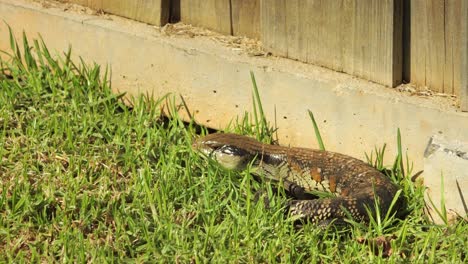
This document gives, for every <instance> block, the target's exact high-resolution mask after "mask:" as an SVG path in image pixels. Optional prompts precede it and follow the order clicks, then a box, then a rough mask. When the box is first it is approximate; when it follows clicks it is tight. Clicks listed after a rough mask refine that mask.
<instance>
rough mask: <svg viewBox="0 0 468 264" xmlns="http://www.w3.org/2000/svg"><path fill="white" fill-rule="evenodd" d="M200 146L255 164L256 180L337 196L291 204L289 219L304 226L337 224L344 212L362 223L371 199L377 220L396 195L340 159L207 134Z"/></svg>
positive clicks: (365, 168) (379, 178)
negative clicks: (230, 151)
mask: <svg viewBox="0 0 468 264" xmlns="http://www.w3.org/2000/svg"><path fill="white" fill-rule="evenodd" d="M204 142H205V143H206V142H216V144H218V145H223V146H226V145H228V146H230V147H232V148H236V149H239V152H240V153H243V155H247V156H248V157H249V159H255V161H254V163H253V166H254V167H255V169H256V170H255V173H256V174H257V175H258V176H259V177H265V178H268V179H272V180H276V181H282V182H290V183H293V184H295V185H297V186H300V187H302V188H303V189H304V191H306V192H307V191H311V190H320V191H327V192H331V193H334V194H335V195H336V196H337V197H336V198H326V199H313V200H293V201H291V202H290V203H289V211H290V213H291V215H296V216H301V217H302V218H305V219H308V220H312V221H316V222H322V221H329V220H332V219H343V218H345V217H346V213H345V211H344V210H346V211H348V213H350V214H351V216H352V217H353V218H355V219H358V220H368V214H367V212H366V206H367V207H368V208H369V209H371V210H374V206H375V202H374V199H375V198H377V199H378V200H379V207H380V208H379V209H380V212H381V215H385V214H386V212H387V211H388V209H389V207H390V204H391V202H392V200H393V197H394V196H395V194H396V192H397V191H398V188H397V186H396V185H394V184H393V183H392V182H391V181H390V179H389V178H388V177H386V176H385V175H383V174H382V173H381V172H379V171H378V170H377V169H375V168H373V167H372V166H370V165H368V164H367V163H365V162H363V161H361V160H358V159H356V158H353V157H350V156H347V155H343V154H340V153H335V152H330V151H320V150H314V149H307V148H292V147H284V146H277V145H267V144H263V143H260V142H258V141H256V140H254V139H252V138H250V137H246V136H240V135H236V134H212V135H208V136H206V137H205V138H202V139H200V140H198V144H204ZM297 198H300V197H297ZM343 209H344V210H343Z"/></svg>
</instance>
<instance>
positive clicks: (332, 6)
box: [261, 0, 402, 86]
mask: <svg viewBox="0 0 468 264" xmlns="http://www.w3.org/2000/svg"><path fill="white" fill-rule="evenodd" d="M401 5H402V0H334V1H321V0H303V1H301V0H290V1H285V0H263V1H261V10H262V12H261V33H262V41H263V43H264V46H265V47H266V48H267V49H268V50H270V51H271V52H272V53H273V54H275V55H280V56H287V57H290V58H293V59H298V60H301V61H305V62H309V63H312V64H316V65H320V66H324V67H327V68H331V69H333V70H337V71H343V72H346V73H350V74H353V75H356V76H359V77H363V78H366V79H368V80H372V81H375V82H378V83H381V84H384V85H388V86H395V85H398V84H400V83H401V78H402V62H401V60H402V59H401V57H402V47H401V42H402V41H401V34H402V30H401V23H402V22H401V21H402V8H401ZM395 11H397V12H395ZM395 25H396V26H395ZM304 50H306V51H307V54H304Z"/></svg>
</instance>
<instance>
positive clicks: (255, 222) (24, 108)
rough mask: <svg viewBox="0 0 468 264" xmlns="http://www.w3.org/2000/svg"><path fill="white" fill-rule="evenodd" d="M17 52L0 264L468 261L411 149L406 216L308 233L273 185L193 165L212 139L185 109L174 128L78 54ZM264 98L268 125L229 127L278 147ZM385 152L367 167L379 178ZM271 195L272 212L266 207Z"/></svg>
mask: <svg viewBox="0 0 468 264" xmlns="http://www.w3.org/2000/svg"><path fill="white" fill-rule="evenodd" d="M26 40H27V38H26V37H25V36H24V37H23V42H24V41H26ZM10 43H11V46H12V51H10V52H9V53H8V56H9V57H7V59H5V60H1V61H0V63H1V65H0V67H1V72H0V126H1V128H2V129H1V130H0V180H1V188H0V252H2V254H1V255H0V262H17V263H22V262H78V263H82V262H96V263H104V262H139V263H140V262H169V263H173V262H176V263H188V262H196V263H201V262H217V263H224V262H235V263H237V262H241V263H244V262H248V263H258V262H263V263H275V262H284V263H300V262H306V263H374V262H383V261H388V262H398V263H399V262H416V263H431V262H432V263H435V262H446V263H463V262H466V258H467V252H466V251H467V248H468V243H467V236H468V235H467V234H468V225H467V223H466V222H463V221H460V222H458V223H456V224H454V225H451V226H448V225H434V224H432V223H431V222H430V221H428V219H427V217H426V216H425V215H424V212H423V210H424V202H423V196H422V193H423V187H422V186H421V185H420V184H417V183H413V182H412V181H411V180H410V177H409V175H411V166H410V165H409V164H410V163H409V162H407V163H406V164H404V158H403V153H402V152H401V139H399V140H400V142H399V146H400V152H399V153H398V155H397V158H396V159H395V160H396V161H395V164H394V165H393V166H390V167H389V170H388V174H389V177H391V178H392V179H393V180H394V181H395V182H398V184H400V185H401V186H402V196H404V197H405V198H406V199H407V201H408V202H407V208H406V213H405V214H407V216H406V218H404V219H403V220H400V219H398V218H395V217H393V216H392V215H389V216H386V217H385V216H382V217H381V218H379V219H376V220H375V221H374V222H372V223H370V224H369V225H363V224H361V223H351V224H350V225H349V226H348V227H345V228H343V229H336V228H334V227H329V228H318V227H316V226H314V225H312V224H305V225H304V226H302V227H301V228H297V227H296V226H295V225H294V224H293V221H292V219H289V218H288V217H285V216H284V213H283V212H284V208H283V206H284V204H285V202H286V200H287V198H286V197H284V196H282V195H274V191H272V188H271V186H270V185H269V184H267V183H258V182H256V181H254V180H253V178H252V176H251V175H250V174H249V172H248V171H245V172H240V173H236V172H232V171H226V170H223V169H221V168H220V167H219V166H217V165H216V164H215V163H214V162H211V161H209V160H206V159H203V158H202V157H200V156H199V155H198V154H197V153H194V151H193V150H192V148H191V143H192V141H193V139H194V137H195V136H196V133H200V132H201V133H206V130H205V129H204V128H199V127H197V126H196V125H195V124H194V123H193V122H191V123H189V124H186V123H183V122H182V120H181V119H180V118H178V116H177V112H176V111H175V107H174V106H173V107H174V109H172V110H171V113H173V117H172V118H171V119H167V118H164V117H163V116H162V114H161V107H162V102H163V101H164V100H165V99H169V101H171V100H172V99H171V97H170V96H169V97H167V96H166V97H164V96H161V99H159V100H153V99H151V98H148V97H145V96H140V97H137V98H131V100H130V104H124V103H123V102H122V95H115V94H113V93H112V92H111V90H110V85H109V82H108V81H107V76H108V75H107V71H105V70H102V68H101V67H99V66H98V65H86V64H84V63H82V62H81V61H80V62H79V63H75V62H73V61H72V60H71V59H70V58H71V52H68V53H66V54H64V55H62V56H59V57H58V58H54V57H52V56H51V54H50V52H49V51H48V49H47V47H46V46H45V45H44V43H43V42H42V41H33V43H32V47H30V44H29V43H26V44H25V45H24V46H23V47H22V48H20V47H19V46H18V44H17V42H16V41H15V39H14V38H13V37H11V40H10ZM252 78H254V77H253V75H252ZM255 90H256V91H255V92H254V95H253V97H254V99H255V100H257V101H255V102H256V104H255V107H254V108H255V109H254V114H255V113H256V116H255V115H254V116H252V115H250V114H246V115H245V116H244V117H242V118H239V119H237V122H234V123H233V125H232V126H231V127H230V129H231V130H234V131H237V132H239V133H250V134H253V133H257V132H261V131H263V132H262V133H263V134H261V135H262V137H263V138H260V139H263V140H266V141H268V140H271V138H269V139H265V138H266V137H269V136H271V134H272V133H273V132H274V130H271V129H269V128H268V127H267V126H269V124H268V123H267V121H266V119H264V115H263V114H261V112H263V110H259V108H258V107H260V109H262V108H261V102H260V96H259V93H258V88H255ZM172 105H173V104H172ZM258 111H260V112H258ZM265 131H267V132H268V131H269V133H266V132H265ZM257 135H258V134H257ZM399 138H400V137H399ZM384 150H385V149H384V148H383V149H376V151H375V154H374V155H375V156H376V157H375V156H373V155H369V158H370V162H372V163H373V164H375V165H376V166H378V167H380V168H379V169H384V166H383V164H382V162H381V160H382V155H383V154H384V152H385V151H384ZM403 165H405V167H403ZM262 188H263V189H266V190H268V195H269V198H270V205H269V208H268V209H266V208H265V206H264V205H263V204H262V202H261V201H260V202H255V201H254V196H255V192H256V190H258V189H262Z"/></svg>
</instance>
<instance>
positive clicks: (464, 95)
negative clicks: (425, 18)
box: [459, 1, 468, 112]
mask: <svg viewBox="0 0 468 264" xmlns="http://www.w3.org/2000/svg"><path fill="white" fill-rule="evenodd" d="M460 10H461V13H460V18H461V19H460V22H461V24H460V36H461V37H460V72H459V74H460V75H459V76H460V108H461V110H462V111H467V112H468V1H462V4H461V8H460Z"/></svg>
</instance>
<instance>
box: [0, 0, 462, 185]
mask: <svg viewBox="0 0 468 264" xmlns="http://www.w3.org/2000/svg"><path fill="white" fill-rule="evenodd" d="M0 17H2V19H4V20H5V21H6V22H7V23H8V24H10V25H11V27H12V28H13V29H14V31H15V34H16V36H20V33H21V31H23V30H25V31H26V33H27V34H28V36H30V37H37V34H38V33H40V34H41V35H42V37H43V38H44V40H45V41H46V43H47V44H48V46H49V48H50V49H51V50H56V51H57V52H61V51H65V50H67V48H68V46H69V45H70V44H71V45H72V47H73V52H74V54H75V55H80V56H82V57H83V58H85V59H86V60H88V61H96V62H97V63H99V64H103V65H105V64H109V65H110V66H111V67H112V82H113V88H114V89H115V90H119V91H128V92H129V93H131V94H138V93H149V94H153V95H154V96H155V97H160V96H163V95H164V94H166V93H167V92H172V93H174V94H176V95H179V94H180V95H181V96H183V97H184V99H185V100H186V102H187V104H188V106H189V108H190V110H191V111H192V112H193V113H195V118H196V120H197V121H198V122H199V123H201V124H204V125H208V126H211V127H215V128H223V127H225V126H226V124H228V123H229V122H230V121H231V120H232V119H233V118H235V117H236V115H239V114H242V113H243V112H244V111H250V110H251V107H252V104H251V98H250V97H251V92H252V85H251V81H250V76H249V71H251V70H252V71H254V73H255V75H256V77H257V83H258V85H259V87H260V93H261V96H262V99H263V105H264V108H265V111H266V114H267V117H268V118H269V119H270V121H271V122H273V118H274V109H275V108H276V116H277V125H278V128H279V130H278V133H279V137H280V143H281V144H282V145H293V146H309V147H316V146H317V144H316V142H315V136H314V132H313V127H312V124H311V122H310V120H309V117H308V114H307V110H308V109H310V110H312V111H313V112H314V114H315V117H316V120H317V121H318V123H319V127H320V129H321V132H322V135H323V137H324V141H325V144H326V147H327V149H328V150H333V151H338V152H342V153H346V154H349V155H352V156H355V157H358V158H361V159H364V157H365V156H364V153H365V152H369V151H370V150H372V149H373V148H374V147H375V146H379V147H380V146H382V145H383V144H384V143H388V148H387V149H388V152H387V158H388V159H387V164H389V163H391V162H392V159H393V157H394V153H396V144H395V143H396V131H397V128H400V129H401V133H402V137H403V145H404V146H405V150H408V155H409V157H410V159H411V160H412V161H413V162H414V163H415V169H417V170H419V169H422V168H423V158H424V150H425V148H426V145H427V144H428V141H429V139H430V137H431V136H432V135H434V134H439V135H443V136H444V137H445V138H447V139H449V140H458V141H461V142H468V132H467V131H468V113H461V112H458V111H457V110H456V107H454V106H453V105H451V103H453V102H452V101H450V99H447V98H441V97H418V96H409V95H408V94H407V93H402V92H398V91H397V90H396V89H391V88H386V87H384V86H381V85H378V84H374V83H371V82H368V81H364V80H360V79H357V78H355V77H352V76H349V75H346V74H341V73H337V72H333V71H330V70H327V69H324V68H320V67H316V66H312V65H307V64H304V63H300V62H297V61H292V60H288V59H282V58H276V57H252V56H249V55H248V53H247V52H244V51H242V50H241V49H239V48H236V49H233V48H231V47H229V46H227V45H224V44H221V43H222V42H220V41H214V40H213V38H211V37H194V38H192V37H189V36H179V35H169V36H168V35H167V34H162V33H161V32H160V31H159V30H158V29H156V28H154V27H152V26H148V25H145V24H141V23H137V22H133V21H129V20H126V19H122V18H118V17H114V16H112V17H111V19H109V18H108V17H100V16H93V15H86V14H77V13H73V12H66V11H63V9H61V8H43V7H42V6H41V5H39V4H36V3H32V2H28V1H24V0H0ZM8 48H9V41H8V31H7V27H6V26H5V24H3V23H1V24H0V49H2V50H6V49H8ZM182 114H183V113H182ZM426 180H432V179H426ZM433 180H435V181H439V182H440V179H433Z"/></svg>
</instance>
